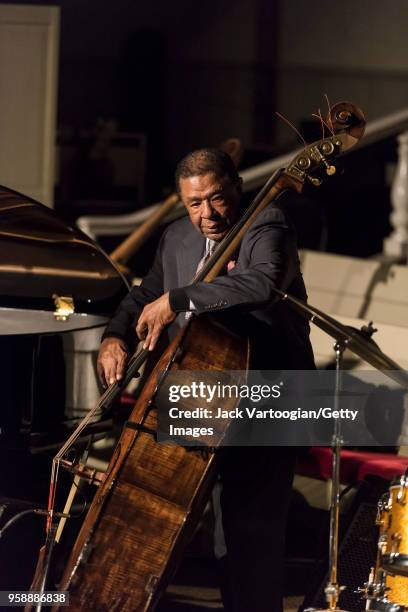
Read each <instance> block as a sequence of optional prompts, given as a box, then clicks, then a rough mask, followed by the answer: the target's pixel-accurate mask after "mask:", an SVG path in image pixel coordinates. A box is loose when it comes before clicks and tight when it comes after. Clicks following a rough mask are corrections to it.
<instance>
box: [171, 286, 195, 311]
mask: <svg viewBox="0 0 408 612" xmlns="http://www.w3.org/2000/svg"><path fill="white" fill-rule="evenodd" d="M169 302H170V308H171V309H172V311H173V312H187V311H188V310H190V299H189V298H188V296H187V293H186V292H185V290H184V289H183V288H181V287H180V288H178V289H170V291H169Z"/></svg>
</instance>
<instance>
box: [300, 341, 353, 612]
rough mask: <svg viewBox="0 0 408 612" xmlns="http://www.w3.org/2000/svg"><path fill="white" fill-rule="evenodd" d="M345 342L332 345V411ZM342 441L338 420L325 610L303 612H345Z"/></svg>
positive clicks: (337, 398)
mask: <svg viewBox="0 0 408 612" xmlns="http://www.w3.org/2000/svg"><path fill="white" fill-rule="evenodd" d="M346 345H347V341H345V342H341V341H339V340H338V341H337V342H336V343H335V345H334V351H335V353H336V379H335V390H334V401H333V408H334V411H338V410H339V407H340V392H341V389H342V378H343V376H342V370H341V366H342V363H343V353H344V350H345V348H346ZM342 443H343V440H342V437H341V428H340V419H335V420H334V431H333V436H332V451H333V459H332V484H331V503H330V536H329V580H328V582H327V585H326V587H325V589H324V592H325V595H326V601H327V604H328V607H327V608H321V609H317V608H307V609H306V610H305V611H304V612H323V610H329V611H330V612H345V611H344V610H340V609H339V608H338V607H337V604H338V601H339V597H340V593H341V591H343V590H344V589H345V587H344V586H340V585H339V584H338V582H337V569H338V550H339V516H340V450H341V446H342Z"/></svg>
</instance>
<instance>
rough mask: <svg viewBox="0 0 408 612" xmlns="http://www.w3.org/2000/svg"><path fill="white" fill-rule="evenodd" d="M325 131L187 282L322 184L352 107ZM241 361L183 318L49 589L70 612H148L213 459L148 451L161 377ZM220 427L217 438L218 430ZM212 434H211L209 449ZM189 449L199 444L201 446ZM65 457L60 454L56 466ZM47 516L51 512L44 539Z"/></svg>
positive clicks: (242, 353) (351, 132)
mask: <svg viewBox="0 0 408 612" xmlns="http://www.w3.org/2000/svg"><path fill="white" fill-rule="evenodd" d="M327 125H328V127H329V130H330V134H329V135H328V136H327V137H326V138H322V139H321V140H319V141H317V142H314V143H312V144H310V145H308V146H307V147H306V148H305V149H304V150H302V151H301V152H300V153H298V154H297V155H296V156H295V157H294V159H293V160H292V162H291V163H290V164H289V166H288V167H287V168H286V169H284V170H279V171H277V172H276V173H275V174H274V175H273V176H272V177H271V178H270V179H269V180H268V182H267V183H266V185H265V186H264V188H263V189H262V190H261V192H260V193H259V195H258V196H257V197H256V199H255V200H254V202H253V203H252V204H251V205H250V206H249V208H248V209H247V210H246V212H245V213H244V215H243V216H242V218H241V219H240V220H239V221H238V222H237V223H236V225H235V226H234V227H233V228H232V229H231V230H230V232H229V233H228V235H227V236H226V237H225V238H224V240H223V241H222V242H221V243H220V244H219V245H218V247H217V249H216V251H215V253H214V254H213V255H212V256H211V257H210V258H209V260H208V261H207V263H206V264H205V265H204V267H203V268H202V270H201V271H200V272H199V273H198V275H197V276H196V278H195V279H194V281H206V282H210V281H211V280H212V279H214V278H215V277H216V276H217V275H218V274H219V273H220V272H221V270H222V269H223V268H224V267H225V265H226V264H227V262H228V261H229V260H230V259H231V256H232V254H233V253H234V252H235V251H236V249H237V248H238V247H239V244H240V242H241V240H242V238H243V236H244V234H245V232H246V231H247V230H248V228H249V227H250V226H251V224H252V223H253V222H254V220H255V219H256V217H257V216H258V215H259V214H260V212H261V211H262V210H263V209H264V208H265V207H266V206H269V205H272V203H273V201H274V200H275V199H276V198H277V197H278V195H279V194H280V193H282V191H284V190H287V189H291V190H294V191H296V192H298V193H300V192H301V191H302V189H303V186H304V184H305V182H306V181H310V182H311V183H312V184H318V183H319V182H320V181H321V180H322V177H323V176H324V175H331V174H333V173H334V172H335V166H334V165H333V160H334V158H335V157H336V156H337V155H339V154H341V153H343V152H344V151H346V150H347V149H349V148H350V147H351V146H353V145H354V144H355V143H356V142H357V141H358V140H359V138H360V137H361V135H362V133H363V131H364V117H363V115H362V113H361V111H360V110H359V109H358V108H356V107H355V106H354V105H352V104H350V103H346V102H341V103H339V104H336V105H335V106H334V107H332V108H331V110H330V113H329V117H328V120H327ZM147 353H148V351H146V350H142V351H141V352H139V353H137V354H135V355H134V356H133V357H132V359H131V360H130V362H129V366H128V370H127V374H126V377H125V383H126V381H127V380H128V379H129V378H131V377H132V376H133V375H134V372H135V370H137V368H138V367H139V366H140V364H141V363H142V362H143V361H144V360H145V359H146V357H147ZM249 353H250V347H249V342H248V339H247V338H246V337H245V335H241V334H237V333H235V332H234V331H231V330H229V329H227V328H226V327H224V326H223V325H220V323H219V322H218V321H217V319H215V318H212V317H211V316H207V315H206V316H199V317H195V316H193V317H191V318H190V319H189V320H188V321H187V322H186V324H185V326H184V327H183V329H181V330H180V332H179V334H178V335H177V337H176V338H175V339H174V340H173V341H172V342H171V344H170V345H169V346H168V347H167V349H166V350H165V351H164V353H163V354H162V356H161V357H160V359H159V360H158V362H157V364H156V366H155V368H154V370H153V371H152V373H151V375H150V377H149V378H148V380H147V382H146V384H145V386H144V388H143V390H142V392H141V394H140V396H139V399H138V400H137V402H136V405H135V407H134V409H133V411H132V413H131V415H130V418H129V420H128V421H127V422H126V424H125V426H124V429H123V433H122V435H121V437H120V439H119V442H118V445H117V447H116V449H115V451H114V453H113V456H112V459H111V461H110V464H109V467H108V470H107V473H106V474H105V475H104V477H103V480H102V481H101V484H100V486H99V488H98V490H97V492H96V494H95V497H94V500H93V502H92V504H91V506H90V508H89V511H88V513H87V516H86V518H85V520H84V522H83V525H82V528H81V530H80V532H79V535H78V537H77V540H76V542H75V544H74V546H73V548H72V551H71V554H70V556H69V559H68V562H67V564H66V567H65V570H64V573H63V576H62V580H61V582H60V584H59V589H60V590H61V591H69V594H70V610H72V611H74V610H84V611H85V610H86V611H87V610H89V609H95V610H98V611H99V612H104V611H105V610H106V612H107V611H108V610H109V611H112V610H121V611H122V610H124V611H130V610H132V611H146V610H153V609H154V608H155V606H156V604H157V603H158V601H159V598H160V595H161V594H162V592H163V591H164V589H165V588H166V586H167V584H168V582H169V580H170V578H171V576H172V574H173V573H174V571H175V569H176V567H177V564H178V562H179V560H180V558H181V555H182V552H183V549H184V547H185V545H186V543H187V542H188V540H189V538H190V537H191V534H192V532H193V530H194V528H195V526H196V524H197V521H198V519H199V517H200V515H201V512H202V510H203V507H204V504H205V503H206V500H207V498H208V495H209V492H210V490H211V487H212V485H213V481H214V478H215V474H216V467H217V452H211V449H208V450H209V452H207V453H203V452H201V451H199V450H194V449H191V448H186V447H184V446H182V445H174V444H163V443H158V442H156V439H155V435H156V431H157V413H158V409H160V402H161V401H162V394H161V389H162V388H163V385H164V381H165V377H166V375H167V376H168V375H169V374H171V373H172V372H178V375H181V376H184V377H185V381H186V383H188V382H190V379H191V372H197V371H201V372H203V375H205V374H206V373H211V372H216V374H217V376H220V377H221V378H222V376H223V374H224V372H225V371H226V370H228V371H231V370H235V371H241V372H242V371H245V370H246V368H247V367H248V364H249ZM236 382H237V381H236ZM119 391H120V388H119V386H118V383H114V384H113V385H111V386H110V387H109V389H108V390H107V391H106V392H105V394H104V395H103V396H102V398H101V402H100V406H102V407H103V406H105V405H106V404H107V402H108V401H110V399H111V398H112V397H113V396H114V395H115V394H117V393H118V392H119ZM225 401H226V404H225V408H226V410H231V409H232V408H234V407H235V405H236V404H237V403H238V399H235V398H232V399H228V400H225ZM222 427H223V428H224V431H225V430H226V429H227V428H228V422H224V423H223V424H222ZM222 435H223V432H222V431H221V432H218V440H219V439H221V438H222ZM198 443H199V444H201V445H204V444H205V440H200V439H199V441H198ZM207 444H211V441H207ZM66 450H67V445H65V447H64V448H63V449H62V451H61V452H60V454H59V459H62V455H63V453H64V452H65V451H66ZM52 498H53V496H51V499H52ZM53 513H55V512H54V508H53V505H52V504H51V505H50V508H49V527H48V529H49V534H50V533H51V532H52V523H53V521H52V517H53ZM48 548H49V550H50V549H51V544H50V545H49V547H48ZM40 583H41V580H40ZM42 587H44V579H42ZM55 609H56V608H55Z"/></svg>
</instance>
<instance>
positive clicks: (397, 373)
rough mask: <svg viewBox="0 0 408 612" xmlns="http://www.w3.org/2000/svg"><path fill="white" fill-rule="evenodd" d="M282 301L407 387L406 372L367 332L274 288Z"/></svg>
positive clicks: (407, 374) (407, 377) (407, 376)
mask: <svg viewBox="0 0 408 612" xmlns="http://www.w3.org/2000/svg"><path fill="white" fill-rule="evenodd" d="M274 291H275V292H276V293H277V294H278V295H279V296H280V297H281V298H282V300H284V301H287V302H288V303H289V304H290V305H291V306H293V307H294V308H295V309H296V310H297V311H298V312H300V313H301V314H302V315H303V316H305V317H306V318H307V319H309V320H310V322H311V323H314V324H315V325H317V327H319V328H320V329H321V330H323V331H324V332H325V333H326V334H328V335H329V336H331V337H332V338H334V339H335V340H336V341H337V342H340V343H341V344H343V346H344V347H345V348H348V349H349V350H350V351H352V352H353V353H355V354H356V355H358V356H359V357H361V359H364V361H366V362H367V363H369V364H370V365H372V366H373V367H374V368H376V369H377V370H380V371H381V372H383V373H384V374H385V375H386V376H388V377H389V378H392V379H393V380H395V381H396V382H397V383H399V384H400V385H401V386H402V387H404V388H405V389H408V373H407V372H406V371H405V370H404V369H403V368H402V367H401V366H400V365H399V364H398V363H397V362H396V361H394V360H393V359H391V358H390V357H388V356H387V355H386V354H385V353H383V352H382V350H381V349H380V347H379V346H378V345H377V344H376V343H375V342H374V341H373V340H371V339H369V338H368V336H367V334H364V333H362V332H360V331H359V330H357V329H354V328H352V327H348V326H347V327H346V326H345V325H343V324H342V323H340V322H339V321H337V320H336V319H334V318H333V317H331V316H329V315H327V314H325V313H324V312H322V311H321V310H319V309H318V308H315V307H314V306H311V305H310V304H306V303H305V302H303V301H302V300H300V299H298V298H296V297H293V296H292V295H290V294H289V293H285V292H284V291H280V290H279V289H275V290H274Z"/></svg>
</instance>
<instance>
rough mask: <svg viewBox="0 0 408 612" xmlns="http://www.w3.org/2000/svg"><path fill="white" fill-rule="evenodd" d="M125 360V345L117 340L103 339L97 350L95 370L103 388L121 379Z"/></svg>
mask: <svg viewBox="0 0 408 612" xmlns="http://www.w3.org/2000/svg"><path fill="white" fill-rule="evenodd" d="M126 359H127V350H126V345H125V343H124V342H123V341H122V340H119V338H105V340H104V341H103V342H102V344H101V347H100V349H99V355H98V361H97V369H98V376H99V380H100V381H101V383H102V385H103V386H104V387H107V386H108V385H111V384H112V383H114V382H116V381H117V380H120V379H121V378H123V375H124V372H125V363H126Z"/></svg>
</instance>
